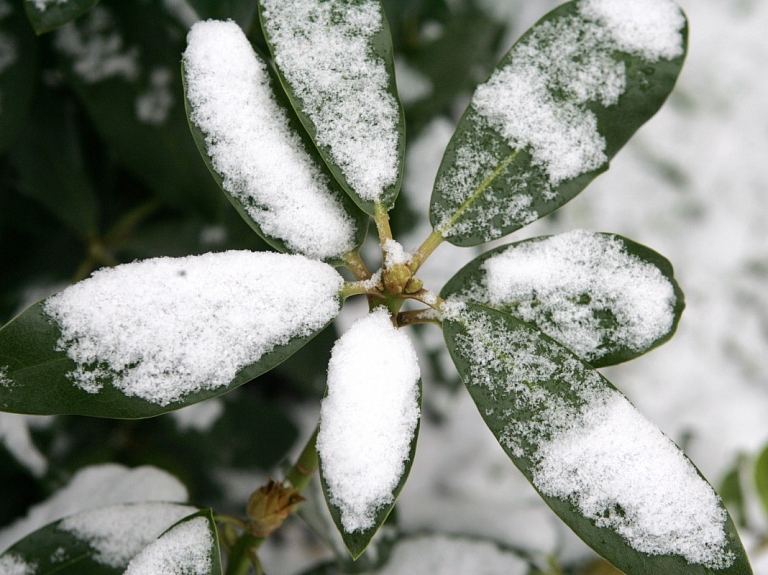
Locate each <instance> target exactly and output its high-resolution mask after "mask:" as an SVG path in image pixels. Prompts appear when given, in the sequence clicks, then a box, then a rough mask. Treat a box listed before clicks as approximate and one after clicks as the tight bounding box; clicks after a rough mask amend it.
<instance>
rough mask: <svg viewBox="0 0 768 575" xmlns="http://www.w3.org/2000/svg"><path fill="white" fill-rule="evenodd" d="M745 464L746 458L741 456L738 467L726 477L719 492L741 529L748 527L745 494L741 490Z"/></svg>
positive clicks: (734, 467) (737, 463) (735, 466)
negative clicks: (742, 468) (742, 469)
mask: <svg viewBox="0 0 768 575" xmlns="http://www.w3.org/2000/svg"><path fill="white" fill-rule="evenodd" d="M743 463H744V457H743V456H741V457H739V458H738V460H737V462H736V465H734V466H733V469H731V470H730V471H729V472H728V473H727V474H726V475H725V477H724V478H723V481H722V483H720V489H719V490H718V491H719V492H720V495H721V497H722V498H723V503H725V505H726V507H728V510H729V511H730V513H731V515H732V516H733V519H734V521H736V524H737V525H738V526H739V527H746V524H747V514H746V507H745V502H744V492H743V491H742V489H741V467H742V465H743Z"/></svg>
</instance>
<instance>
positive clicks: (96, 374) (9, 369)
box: [0, 252, 340, 419]
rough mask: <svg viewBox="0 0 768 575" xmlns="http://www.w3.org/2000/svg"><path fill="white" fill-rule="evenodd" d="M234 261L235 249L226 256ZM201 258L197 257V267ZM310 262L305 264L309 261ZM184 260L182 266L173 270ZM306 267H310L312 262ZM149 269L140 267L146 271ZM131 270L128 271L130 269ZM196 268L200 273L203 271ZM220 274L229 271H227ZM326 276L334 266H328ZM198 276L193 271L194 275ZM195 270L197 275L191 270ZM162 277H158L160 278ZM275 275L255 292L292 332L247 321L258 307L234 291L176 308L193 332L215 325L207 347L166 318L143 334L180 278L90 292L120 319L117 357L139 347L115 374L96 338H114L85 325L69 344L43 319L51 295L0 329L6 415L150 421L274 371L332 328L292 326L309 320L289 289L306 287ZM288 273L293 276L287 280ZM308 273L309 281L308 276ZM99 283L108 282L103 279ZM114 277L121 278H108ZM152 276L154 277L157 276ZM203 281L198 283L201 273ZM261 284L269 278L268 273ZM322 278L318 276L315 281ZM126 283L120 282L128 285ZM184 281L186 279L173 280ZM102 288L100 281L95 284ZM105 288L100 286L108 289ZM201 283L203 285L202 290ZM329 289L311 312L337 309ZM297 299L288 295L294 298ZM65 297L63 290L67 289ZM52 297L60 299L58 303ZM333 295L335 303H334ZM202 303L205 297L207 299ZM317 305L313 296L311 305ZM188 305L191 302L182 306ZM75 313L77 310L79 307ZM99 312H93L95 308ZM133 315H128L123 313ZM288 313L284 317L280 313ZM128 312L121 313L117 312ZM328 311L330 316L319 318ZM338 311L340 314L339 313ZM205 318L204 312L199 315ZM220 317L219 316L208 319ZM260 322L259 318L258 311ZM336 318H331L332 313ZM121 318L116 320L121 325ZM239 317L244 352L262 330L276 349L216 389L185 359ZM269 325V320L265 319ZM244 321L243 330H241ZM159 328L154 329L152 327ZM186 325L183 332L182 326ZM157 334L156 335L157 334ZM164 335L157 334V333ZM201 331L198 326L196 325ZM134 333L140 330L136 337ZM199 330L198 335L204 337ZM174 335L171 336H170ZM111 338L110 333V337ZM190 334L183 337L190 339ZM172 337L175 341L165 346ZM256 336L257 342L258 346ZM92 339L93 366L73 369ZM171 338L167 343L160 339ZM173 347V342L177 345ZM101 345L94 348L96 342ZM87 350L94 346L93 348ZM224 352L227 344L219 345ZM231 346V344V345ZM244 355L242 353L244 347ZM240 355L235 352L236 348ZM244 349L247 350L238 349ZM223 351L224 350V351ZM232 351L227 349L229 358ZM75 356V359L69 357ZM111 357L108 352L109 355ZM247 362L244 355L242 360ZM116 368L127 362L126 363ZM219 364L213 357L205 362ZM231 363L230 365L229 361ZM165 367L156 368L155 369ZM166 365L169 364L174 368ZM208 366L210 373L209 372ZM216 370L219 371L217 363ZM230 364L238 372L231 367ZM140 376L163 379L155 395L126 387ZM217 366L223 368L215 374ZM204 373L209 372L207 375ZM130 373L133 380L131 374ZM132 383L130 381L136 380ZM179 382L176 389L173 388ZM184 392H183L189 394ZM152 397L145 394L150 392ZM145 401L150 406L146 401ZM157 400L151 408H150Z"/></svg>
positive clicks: (0, 383) (258, 354) (0, 397)
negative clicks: (165, 392)
mask: <svg viewBox="0 0 768 575" xmlns="http://www.w3.org/2000/svg"><path fill="white" fill-rule="evenodd" d="M227 253H228V254H232V253H233V252H227ZM251 255H252V256H253V257H255V256H257V255H258V256H268V257H270V258H291V257H297V256H284V255H276V254H264V253H262V254H251ZM224 256H225V254H209V255H208V256H199V258H207V261H208V262H209V263H210V264H212V265H213V264H214V263H215V262H216V261H222V258H223V257H224ZM198 261H199V260H198ZM305 261H306V260H305ZM159 262H160V260H157V259H156V260H147V262H140V263H137V264H128V265H126V266H122V268H123V269H121V268H113V269H112V270H109V273H117V272H119V273H123V274H125V273H128V274H130V273H132V272H131V271H130V270H136V269H137V266H147V267H149V266H156V265H159ZM175 262H178V263H175ZM165 263H166V264H167V265H170V266H171V267H173V266H175V265H178V266H180V269H181V271H180V272H172V270H171V268H168V270H170V271H167V272H162V273H161V274H160V275H163V276H164V277H165V276H166V275H167V274H171V273H177V275H178V277H179V278H185V277H187V275H186V274H187V272H186V271H185V270H186V269H187V265H196V264H193V263H192V262H191V260H190V259H189V258H184V259H181V260H171V259H166V260H165ZM307 263H310V262H307ZM269 264H270V262H267V261H266V260H265V261H261V260H259V261H257V260H253V261H252V262H251V263H250V265H256V266H263V265H269ZM312 264H313V265H316V266H322V265H324V264H320V263H319V262H312ZM147 267H145V268H144V269H147ZM126 269H127V270H128V271H127V272H126ZM197 269H199V268H197ZM221 269H223V268H221ZM329 269H330V268H329ZM190 270H192V268H190ZM304 272H306V274H310V271H309V268H307V269H305V270H304ZM190 273H195V274H197V273H199V271H198V272H195V271H190ZM208 273H209V274H210V275H211V277H214V276H216V277H218V276H217V272H216V270H215V269H213V268H211V269H210V270H209V272H208ZM160 275H158V276H157V277H158V278H160ZM276 275H277V276H279V277H275V278H274V280H273V281H272V283H271V285H261V284H256V285H253V284H249V285H250V287H252V288H253V290H254V292H255V293H263V294H264V295H263V297H264V298H266V299H265V301H269V302H272V303H271V305H272V306H273V308H272V310H271V313H282V314H285V313H292V314H294V320H293V323H294V326H293V327H290V325H289V324H288V323H285V322H286V320H287V318H285V317H283V318H282V319H274V321H275V322H278V323H279V329H276V327H277V326H267V325H262V324H253V323H251V324H249V323H248V322H247V321H246V320H245V318H247V317H249V316H252V315H254V314H255V312H254V309H246V308H243V307H240V305H241V301H240V299H239V298H241V297H242V293H241V294H238V290H233V291H231V292H228V293H229V295H227V298H229V299H227V301H224V300H216V301H214V300H210V302H209V303H205V304H204V305H202V306H201V305H200V303H198V304H197V305H196V306H195V307H191V306H189V307H187V304H186V303H185V305H184V306H182V308H179V313H184V314H187V317H186V318H184V319H183V320H181V318H179V320H180V321H184V322H186V323H188V324H189V325H190V326H191V325H195V324H193V323H192V322H198V323H197V325H198V327H200V322H201V321H203V316H204V318H205V319H204V321H205V322H207V323H209V324H211V325H212V324H213V323H214V322H216V323H217V324H218V322H221V325H220V330H219V332H216V334H217V335H212V333H213V332H208V333H209V336H206V337H207V339H206V341H205V342H202V341H199V340H198V341H196V342H195V341H193V340H194V337H195V336H193V335H192V334H191V333H189V338H191V339H188V340H185V342H180V341H179V340H178V339H177V336H178V334H179V333H181V332H180V331H179V330H180V326H179V325H178V324H177V325H173V324H174V323H175V321H176V319H173V318H168V319H167V320H161V323H163V325H166V323H167V327H164V328H163V330H167V331H163V333H162V334H161V333H159V332H155V331H153V332H152V333H154V334H155V335H154V336H147V337H144V336H139V335H138V334H139V333H142V332H141V330H142V329H144V328H143V327H142V326H146V325H147V323H148V322H151V320H152V318H149V317H144V318H142V317H141V314H142V309H143V308H146V309H151V308H150V307H149V306H152V305H154V309H155V311H154V312H151V313H162V312H161V311H159V308H158V307H157V306H158V305H162V306H165V305H167V304H166V303H162V304H160V303H159V302H167V299H163V298H164V295H163V294H164V293H165V292H166V291H167V290H168V289H172V288H169V287H168V286H169V285H170V284H167V285H166V284H164V281H174V280H172V279H169V278H168V277H165V280H160V279H158V281H157V282H154V281H148V282H147V283H146V285H144V286H143V287H142V288H141V289H140V290H139V293H138V294H134V295H133V297H132V296H131V292H130V290H127V291H126V292H125V298H124V299H123V296H122V294H120V295H115V294H112V293H107V292H104V293H102V292H100V291H98V290H100V289H101V288H99V287H94V289H96V290H97V291H95V292H92V295H93V298H92V300H90V302H89V303H88V304H82V305H89V306H105V307H101V311H100V312H99V315H101V314H105V313H106V314H110V316H112V314H116V315H114V317H115V318H116V319H115V320H114V321H115V322H117V323H119V324H120V325H119V326H118V325H117V323H116V325H115V330H116V332H117V333H119V335H118V336H117V339H116V340H113V342H114V343H113V344H111V345H114V346H115V347H116V348H117V349H119V350H121V354H122V355H123V357H124V354H123V353H122V352H123V351H126V350H124V349H123V348H125V347H126V346H127V345H128V344H126V343H123V342H126V341H128V339H130V341H131V342H132V344H131V345H133V346H134V347H135V346H137V345H138V346H139V347H140V348H141V349H140V350H138V349H134V350H133V351H132V352H129V353H132V354H137V355H132V356H131V357H135V358H136V359H134V360H132V361H131V363H129V364H127V365H123V366H122V367H117V364H114V363H113V364H110V363H109V361H110V360H109V359H108V357H111V356H110V349H111V347H109V345H106V344H104V343H103V342H102V341H101V339H100V338H107V339H108V340H110V339H112V336H109V335H106V334H104V333H101V331H100V330H101V329H103V327H104V326H102V327H101V328H93V327H91V326H92V325H94V324H92V323H89V324H88V325H89V327H87V328H83V329H85V330H86V331H79V332H78V334H77V336H75V339H66V340H65V339H64V338H63V336H62V332H61V330H60V327H59V325H58V324H57V323H56V321H54V320H53V319H52V318H51V317H50V316H49V315H48V314H47V313H46V307H45V306H46V305H47V304H48V302H50V301H53V299H51V298H49V299H48V300H44V301H43V302H40V303H38V304H35V305H33V306H32V307H30V308H28V309H27V310H26V311H25V312H23V313H22V314H20V315H19V316H17V317H16V318H15V319H13V320H12V321H11V322H10V323H8V324H7V325H6V326H5V327H3V328H2V329H0V410H3V411H11V412H16V413H31V414H78V415H93V416H99V417H114V418H121V419H135V418H142V417H152V416H155V415H159V414H161V413H165V412H168V411H173V410H176V409H180V408H181V407H184V406H186V405H191V404H193V403H197V402H200V401H203V400H205V399H210V398H212V397H216V396H218V395H221V394H223V393H226V392H227V391H230V390H231V389H234V388H236V387H238V386H240V385H242V384H244V383H246V382H248V381H250V380H252V379H254V378H255V377H257V376H259V375H261V374H262V373H264V372H266V371H268V370H270V369H272V368H273V367H275V366H276V365H278V364H279V363H281V362H283V361H285V360H286V359H287V358H288V357H289V356H291V355H292V354H293V353H295V352H296V351H297V350H298V349H300V348H301V347H302V346H303V345H304V344H306V343H307V342H308V341H309V340H310V339H311V338H312V337H314V336H315V335H316V334H317V333H319V332H320V331H321V330H322V329H323V328H325V326H326V325H327V322H330V321H331V320H332V319H333V317H328V318H327V322H326V323H324V324H323V325H319V326H317V327H316V328H314V329H311V330H310V329H308V328H307V327H306V326H305V327H300V326H299V325H298V324H297V323H296V321H300V322H303V321H305V320H304V318H296V317H295V313H296V312H295V308H296V306H297V305H298V304H299V302H298V301H297V299H296V298H298V297H303V296H301V295H298V292H296V291H295V290H294V289H293V287H292V285H291V284H292V283H296V282H301V281H305V280H306V279H307V278H298V277H293V276H291V277H286V274H284V273H278V274H276ZM288 275H290V274H288ZM310 275H312V274H310ZM102 277H106V275H105V276H102ZM112 277H117V276H112ZM122 277H123V278H128V277H129V276H128V275H123V276H122ZM153 277H155V276H153ZM195 277H199V276H195ZM262 277H263V276H262ZM318 277H319V276H318ZM123 281H125V280H121V283H123ZM175 281H177V282H178V281H181V282H185V281H188V280H183V279H180V280H175ZM86 282H93V279H89V280H86ZM84 283H85V282H81V284H78V285H77V286H73V288H70V289H75V288H78V289H81V286H82V285H83V284H84ZM97 285H98V284H97ZM102 285H103V284H102ZM197 285H198V284H194V286H190V287H189V289H192V290H193V291H194V290H195V289H196V287H195V286H197ZM200 285H202V284H200ZM206 289H208V288H205V287H201V288H200V293H195V294H194V295H192V294H191V292H190V295H189V296H188V298H189V302H190V304H191V303H192V302H193V301H198V300H200V301H209V300H207V299H205V298H206V295H207V294H206V293H204V292H205V290H206ZM330 289H333V288H332V286H330V284H329V285H328V286H326V288H323V289H322V290H320V289H319V291H318V292H317V298H316V299H315V301H314V303H313V305H319V306H322V309H324V310H327V311H330V308H329V307H328V305H329V301H331V300H334V301H335V302H336V305H340V303H339V302H340V300H339V298H338V296H337V295H335V294H334V295H331V294H330V293H329V292H326V290H330ZM291 293H293V294H294V295H293V296H291V295H290V294H291ZM65 294H66V292H65ZM55 297H56V296H54V298H55ZM329 297H330V298H331V300H329V299H328V298H329ZM201 298H202V299H201ZM313 299H314V298H313ZM185 301H186V300H185ZM75 305H76V306H79V305H81V304H75ZM286 306H287V307H290V308H291V309H292V310H293V311H291V312H287V310H286V309H285V308H286ZM77 309H79V310H80V311H79V312H77V313H78V314H79V315H83V314H85V310H82V309H81V308H80V307H78V308H77ZM94 309H95V308H94ZM126 309H127V310H130V311H129V312H128V317H126V316H125V313H126V312H125V310H126ZM280 309H282V311H278V310H280ZM120 310H123V311H120ZM323 313H325V312H323ZM336 313H338V307H337V308H336ZM198 314H201V315H198ZM211 314H214V315H211ZM256 315H258V314H256ZM329 315H330V314H329ZM117 318H119V319H117ZM234 318H241V319H239V320H238V321H237V323H236V325H239V326H240V328H239V331H240V332H241V333H240V334H239V335H238V337H240V339H241V340H242V342H243V343H242V345H245V346H248V349H250V346H251V345H252V344H251V343H248V342H253V341H256V342H258V341H260V339H259V338H260V337H261V336H260V335H259V334H260V333H261V332H267V333H271V334H272V335H268V336H267V338H268V341H269V342H272V343H274V342H276V341H277V342H280V344H278V345H274V347H272V346H271V345H272V344H271V343H267V344H266V346H265V347H263V348H262V349H261V350H260V351H259V349H258V347H259V346H260V345H261V344H258V343H257V344H256V346H257V347H255V348H253V354H254V356H253V357H255V358H256V360H255V361H253V362H251V363H249V364H246V365H243V366H242V367H239V368H238V370H237V371H236V372H233V373H235V375H234V377H232V379H231V380H230V381H229V382H228V383H226V384H225V383H224V382H223V381H222V382H220V385H218V386H216V385H210V384H209V383H210V382H208V381H207V379H206V380H205V381H202V380H200V377H201V373H202V372H200V371H199V370H201V369H207V370H210V369H212V368H213V367H212V366H211V365H208V363H207V362H203V364H200V363H199V361H200V360H199V359H195V358H196V357H197V355H196V354H195V355H191V356H190V355H189V353H190V348H195V347H196V346H198V347H202V346H204V345H205V346H210V345H215V343H216V341H217V337H219V335H218V334H219V333H221V334H233V333H234V332H233V331H232V330H233V329H234V330H237V328H234V327H232V325H231V322H234V321H235V320H234ZM251 321H259V318H258V317H255V318H252V319H251ZM264 321H269V320H264ZM243 322H245V323H243ZM154 325H155V326H157V324H156V322H155V324H154ZM186 327H187V326H185V328H186ZM93 329H97V331H99V335H97V333H95V332H94V333H91V332H90V331H87V330H93ZM153 329H155V328H153ZM157 329H159V328H157ZM196 329H197V328H196ZM134 330H138V331H134ZM200 333H202V332H200ZM174 334H175V335H174ZM113 335H114V334H113ZM136 337H140V338H141V343H140V344H138V343H137V342H136V339H135V338H136ZM185 337H187V336H185ZM222 337H225V338H228V339H226V340H222V341H231V339H229V337H230V336H229V335H222ZM167 338H170V340H168V339H167ZM254 338H256V339H255V340H254ZM85 340H87V341H89V342H90V344H94V345H96V346H97V347H98V348H99V349H98V351H97V352H96V355H95V356H91V357H90V359H88V360H87V361H85V360H83V359H82V356H77V357H81V359H80V360H78V361H81V362H82V363H76V362H75V361H73V359H71V357H75V356H72V354H73V353H75V352H73V350H74V349H79V350H80V351H82V350H83V348H82V347H81V344H82V342H83V341H85ZM161 340H166V341H161ZM169 341H173V342H175V343H173V344H171V343H169ZM97 342H98V343H97ZM90 344H88V345H90ZM219 345H221V344H219ZM226 345H230V344H226ZM243 349H244V348H243ZM233 351H234V350H233ZM241 352H242V349H241ZM222 353H223V352H222ZM227 353H229V352H227ZM68 354H70V355H68ZM103 354H106V355H103ZM241 359H242V357H241ZM120 361H124V359H123V360H120ZM210 361H213V359H212V358H209V360H208V362H210ZM234 361H235V360H234V359H233V362H234ZM158 362H159V363H158ZM169 362H170V363H169ZM205 365H207V367H205ZM217 365H218V364H217ZM231 365H232V366H236V365H238V364H237V363H232V364H231ZM134 369H141V370H143V369H147V370H148V371H147V372H146V373H145V375H144V376H142V377H143V378H144V379H143V381H146V380H147V378H150V377H153V378H159V379H156V381H155V382H154V383H153V384H151V385H150V388H151V389H146V390H144V391H140V390H139V389H137V388H135V387H133V385H132V384H129V383H127V382H128V379H125V378H129V379H130V378H135V377H137V376H138V375H137V374H138V372H134V371H133V370H134ZM216 369H219V368H216ZM177 373H186V374H187V377H186V378H182V379H179V378H178V376H177V375H174V374H177ZM206 373H208V372H206ZM132 374H133V375H132ZM205 377H206V378H208V377H211V378H212V377H213V375H210V374H208V375H205ZM73 378H74V380H75V381H77V382H78V385H80V387H78V386H77V385H75V384H74V383H73ZM131 381H133V380H132V379H131ZM118 382H123V383H124V385H125V386H127V387H126V393H130V394H131V395H126V393H124V392H123V391H121V390H120V389H119V388H118V385H117V383H118ZM172 382H176V383H172ZM181 382H190V383H189V384H187V383H184V384H183V385H182V388H183V389H181V388H179V387H177V386H179V385H180V384H181ZM169 384H170V385H171V386H172V389H173V390H174V391H173V392H172V395H170V396H163V397H159V396H155V395H154V394H155V391H153V390H155V389H166V388H167V386H168V385H169ZM82 386H85V387H86V388H89V389H90V391H91V392H90V393H89V392H87V391H84V389H83V387H82ZM184 390H186V391H184ZM147 392H149V395H146V393H147ZM143 397H146V398H148V399H143ZM153 401H154V402H153Z"/></svg>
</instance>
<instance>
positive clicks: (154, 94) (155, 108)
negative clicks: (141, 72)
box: [135, 67, 173, 126]
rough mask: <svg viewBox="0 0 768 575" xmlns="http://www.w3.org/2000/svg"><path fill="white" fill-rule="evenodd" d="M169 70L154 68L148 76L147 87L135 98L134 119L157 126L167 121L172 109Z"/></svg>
mask: <svg viewBox="0 0 768 575" xmlns="http://www.w3.org/2000/svg"><path fill="white" fill-rule="evenodd" d="M172 81H173V75H172V73H171V70H170V69H169V68H162V67H159V68H154V69H153V70H152V71H151V72H150V74H149V87H148V88H147V90H146V91H144V92H142V93H141V94H139V96H138V97H137V98H136V104H135V106H136V117H137V118H138V119H139V121H140V122H144V123H145V124H150V125H153V126H157V125H160V124H163V123H164V122H165V121H166V120H167V119H168V114H169V112H170V111H171V108H172V107H173V94H172V93H171V82H172Z"/></svg>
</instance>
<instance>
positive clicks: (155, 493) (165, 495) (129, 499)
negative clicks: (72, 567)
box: [0, 463, 188, 549]
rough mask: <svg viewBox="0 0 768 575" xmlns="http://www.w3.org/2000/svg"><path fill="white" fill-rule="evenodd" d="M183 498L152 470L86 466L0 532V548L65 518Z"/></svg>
mask: <svg viewBox="0 0 768 575" xmlns="http://www.w3.org/2000/svg"><path fill="white" fill-rule="evenodd" d="M187 497H188V495H187V489H186V487H184V485H183V484H182V483H181V482H180V481H179V480H178V479H176V478H175V477H174V476H172V475H170V474H169V473H167V472H165V471H162V470H160V469H157V468H155V467H149V466H142V467H136V468H135V469H128V468H127V467H124V466H122V465H117V464H114V463H111V464H105V465H94V466H91V467H86V468H83V469H80V470H79V471H78V472H77V473H75V475H74V476H73V477H72V479H70V481H69V483H68V484H67V485H66V486H65V487H63V488H62V489H60V490H59V491H57V492H56V493H54V494H53V495H52V496H51V497H49V498H48V499H46V500H45V501H43V502H41V503H38V504H36V505H33V506H32V507H31V508H30V509H29V512H28V513H27V515H26V517H24V518H22V519H18V520H17V521H16V522H14V523H12V524H11V525H9V526H7V527H5V528H4V529H3V530H2V531H0V549H5V548H7V547H9V546H10V545H11V544H13V543H15V542H16V541H18V540H19V539H21V538H23V537H25V536H27V535H29V534H30V533H32V532H33V531H35V530H37V529H39V528H40V527H43V526H44V525H47V524H48V523H53V522H54V521H58V520H59V519H61V518H63V517H65V516H67V515H73V514H75V513H80V512H83V511H88V510H91V509H96V508H98V507H106V506H108V505H116V504H119V503H133V502H146V501H165V502H185V501H187Z"/></svg>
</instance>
